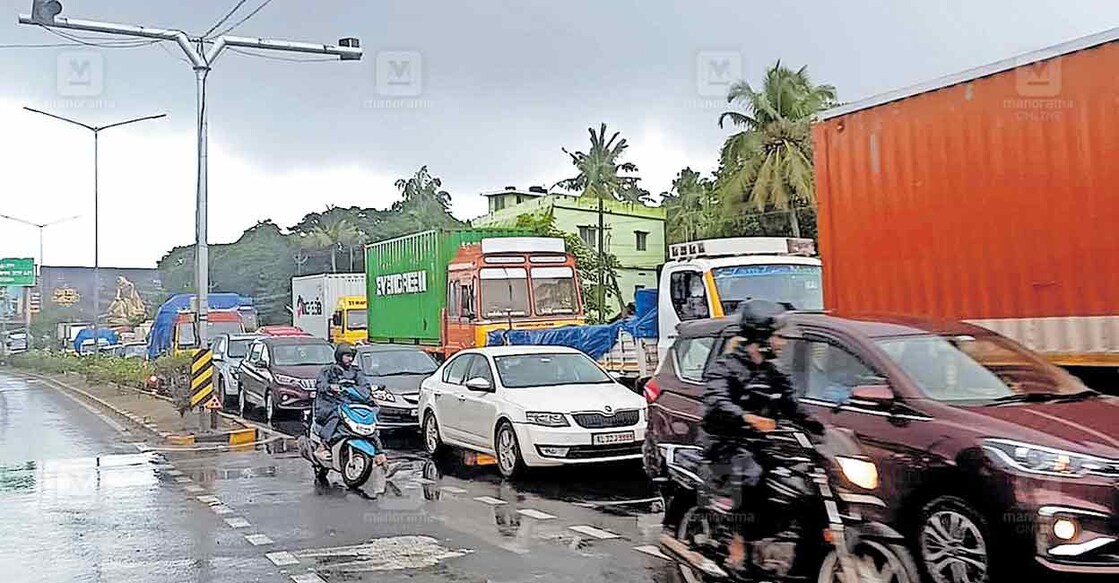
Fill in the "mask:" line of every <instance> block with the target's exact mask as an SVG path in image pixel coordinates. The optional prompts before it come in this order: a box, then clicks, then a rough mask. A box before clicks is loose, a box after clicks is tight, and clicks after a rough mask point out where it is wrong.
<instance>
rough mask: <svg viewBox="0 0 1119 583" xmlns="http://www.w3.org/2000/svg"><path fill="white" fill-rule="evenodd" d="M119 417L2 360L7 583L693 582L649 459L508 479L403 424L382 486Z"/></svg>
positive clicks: (0, 499) (275, 449) (282, 453)
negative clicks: (663, 548)
mask: <svg viewBox="0 0 1119 583" xmlns="http://www.w3.org/2000/svg"><path fill="white" fill-rule="evenodd" d="M114 425H116V424H115V423H114V422H112V421H111V420H109V422H106V420H105V419H104V417H103V416H101V415H99V414H97V413H96V412H94V411H91V410H90V408H89V407H87V406H83V405H82V404H80V403H79V402H77V401H76V400H74V399H73V398H71V397H69V396H68V394H66V393H63V392H61V391H60V390H58V389H57V388H53V387H50V386H48V385H46V384H44V383H40V382H36V381H27V380H23V379H21V378H19V377H17V376H14V375H12V374H9V373H6V372H2V371H0V573H3V575H2V576H0V580H5V581H52V582H53V581H58V582H63V581H65V582H69V581H112V582H114V583H115V582H129V581H144V582H147V581H176V582H178V581H230V582H233V581H238V582H240V581H302V582H315V581H330V582H336V581H346V582H350V581H353V582H363V581H446V582H456V583H457V582H486V581H492V582H515V581H518V582H519V581H525V582H528V581H547V582H552V581H556V582H561V581H572V582H576V581H578V582H583V581H588V582H589V581H610V582H611V583H622V582H630V581H634V582H636V581H655V582H658V583H661V582H663V583H669V582H672V583H675V582H677V581H683V578H682V577H680V575H679V571H678V568H677V566H676V565H675V564H674V563H672V562H670V561H667V560H665V559H664V558H661V557H657V556H653V555H651V554H648V551H649V548H648V545H653V544H654V539H655V537H656V536H657V534H659V519H660V515H659V514H658V513H657V512H656V511H657V510H658V508H657V507H656V504H655V503H651V502H649V501H647V499H648V498H650V497H651V496H652V492H650V490H649V489H648V486H647V485H646V484H645V481H644V477H643V476H642V475H641V470H640V467H639V466H638V465H628V466H613V467H602V466H592V467H587V468H585V469H581V470H575V471H571V470H562V471H547V472H540V473H536V474H533V475H531V476H530V477H529V478H528V479H526V480H523V481H519V482H517V483H515V484H511V483H508V482H505V481H503V480H501V479H500V478H499V477H498V475H497V472H496V470H495V469H494V468H492V467H467V466H463V465H462V464H461V463H460V462H459V461H458V460H456V459H454V456H451V459H447V460H439V461H438V462H435V461H432V460H429V459H427V458H426V457H425V456H424V455H423V454H422V448H421V447H420V444H419V441H418V440H417V439H415V438H414V437H409V436H406V435H405V436H400V435H392V434H390V435H386V446H387V447H389V448H390V452H389V457H390V459H391V460H394V461H395V462H396V463H397V464H399V470H398V471H397V472H396V474H395V475H394V476H393V478H392V479H391V480H390V481H389V482H388V483H387V484H385V491H384V494H381V495H378V496H373V495H370V494H369V493H368V491H369V490H370V489H369V488H367V489H366V491H351V490H348V489H346V488H345V487H344V486H342V485H341V483H340V480H339V479H338V477H337V476H336V475H332V476H331V478H330V484H316V483H315V482H314V479H313V476H312V474H311V471H310V468H309V465H308V464H307V462H306V461H305V460H303V459H302V458H301V457H299V455H298V453H297V452H296V451H295V448H294V444H293V443H292V442H290V441H287V440H280V441H276V442H274V443H271V444H268V445H267V446H261V447H259V448H256V449H253V450H250V451H242V452H203V451H170V450H165V449H160V448H156V449H150V448H147V447H144V446H138V445H137V443H136V442H139V441H142V439H143V437H144V436H143V435H139V434H134V433H131V432H129V431H127V428H122V427H120V426H119V425H117V426H116V427H114ZM286 425H287V426H281V429H286V430H288V431H292V430H293V429H294V426H295V425H297V424H295V423H290V424H286ZM120 429H126V430H125V431H124V432H122V431H120ZM141 448H143V449H145V450H146V451H141ZM375 489H376V488H375V487H374V488H373V490H374V491H375ZM633 500H646V501H644V502H632V501H633ZM654 552H655V551H654Z"/></svg>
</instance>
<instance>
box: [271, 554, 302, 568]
mask: <svg viewBox="0 0 1119 583" xmlns="http://www.w3.org/2000/svg"><path fill="white" fill-rule="evenodd" d="M264 556H265V557H267V558H268V560H269V561H272V564H273V565H276V566H277V567H283V566H285V565H298V564H299V559H297V558H295V555H293V554H291V553H289V552H287V551H277V552H274V553H264Z"/></svg>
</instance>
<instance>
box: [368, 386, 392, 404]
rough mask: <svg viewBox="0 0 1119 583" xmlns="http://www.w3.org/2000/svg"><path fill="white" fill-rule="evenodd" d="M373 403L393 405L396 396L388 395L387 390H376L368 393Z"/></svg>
mask: <svg viewBox="0 0 1119 583" xmlns="http://www.w3.org/2000/svg"><path fill="white" fill-rule="evenodd" d="M370 395H371V396H372V397H373V400H374V401H384V402H386V403H395V402H396V396H395V395H393V394H392V393H390V392H389V391H388V390H387V389H377V390H376V391H373V392H372V393H370Z"/></svg>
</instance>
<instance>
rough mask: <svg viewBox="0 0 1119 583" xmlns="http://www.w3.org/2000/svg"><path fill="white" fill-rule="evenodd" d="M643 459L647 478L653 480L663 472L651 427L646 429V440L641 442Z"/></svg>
mask: <svg viewBox="0 0 1119 583" xmlns="http://www.w3.org/2000/svg"><path fill="white" fill-rule="evenodd" d="M641 461H642V464H643V465H644V466H645V477H646V478H649V479H650V480H652V479H653V478H656V477H658V476H660V475H661V474H662V473H663V472H662V471H661V470H662V469H663V468H662V466H661V459H660V453H659V452H658V451H657V443H656V442H655V441H653V433H652V431H650V430H649V429H646V430H645V442H644V443H642V444H641Z"/></svg>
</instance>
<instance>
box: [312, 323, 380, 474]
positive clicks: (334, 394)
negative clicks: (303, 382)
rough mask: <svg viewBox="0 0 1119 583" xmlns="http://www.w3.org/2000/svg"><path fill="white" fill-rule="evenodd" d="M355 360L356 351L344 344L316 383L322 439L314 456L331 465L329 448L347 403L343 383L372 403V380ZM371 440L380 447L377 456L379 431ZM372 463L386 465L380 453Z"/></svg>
mask: <svg viewBox="0 0 1119 583" xmlns="http://www.w3.org/2000/svg"><path fill="white" fill-rule="evenodd" d="M356 356H357V350H356V349H355V348H354V347H353V345H351V344H347V343H345V342H341V343H339V344H338V346H337V347H335V349H334V364H331V365H328V366H327V367H325V368H323V370H322V372H320V373H319V378H318V380H317V381H316V383H315V386H316V391H315V402H314V405H313V407H312V409H311V412H312V415H313V416H314V419H315V423H316V424H318V435H319V438H320V439H321V441H320V442H319V446H318V448H317V449H316V450H315V455H316V456H318V457H319V459H320V461H323V462H329V461H330V448H329V447H328V446H329V444H330V443H332V442H333V441H334V434H335V432H336V431H337V429H338V423H339V421H340V417H339V414H338V407H339V406H341V405H342V404H343V403H345V402H346V400H345V397H344V396H343V395H342V387H341V383H343V382H345V381H351V382H353V384H354V388H356V389H357V391H358V392H360V393H361V394H362V396H364V397H365V398H366V399H369V396H370V395H369V392H370V385H369V378H368V377H366V376H365V373H363V372H362V371H361V367H360V366H358V365H356V364H354V358H355V357H356ZM368 439H370V440H372V441H373V444H374V445H375V446H377V451H378V452H380V451H382V450H383V449H384V448H383V446H382V445H381V436H380V432H379V431H377V432H374V433H373V435H371V436H369V437H368ZM373 461H374V462H375V463H377V464H383V463H384V462H385V455H384V454H383V453H378V454H377V456H376V457H375V458H374V459H373Z"/></svg>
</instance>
